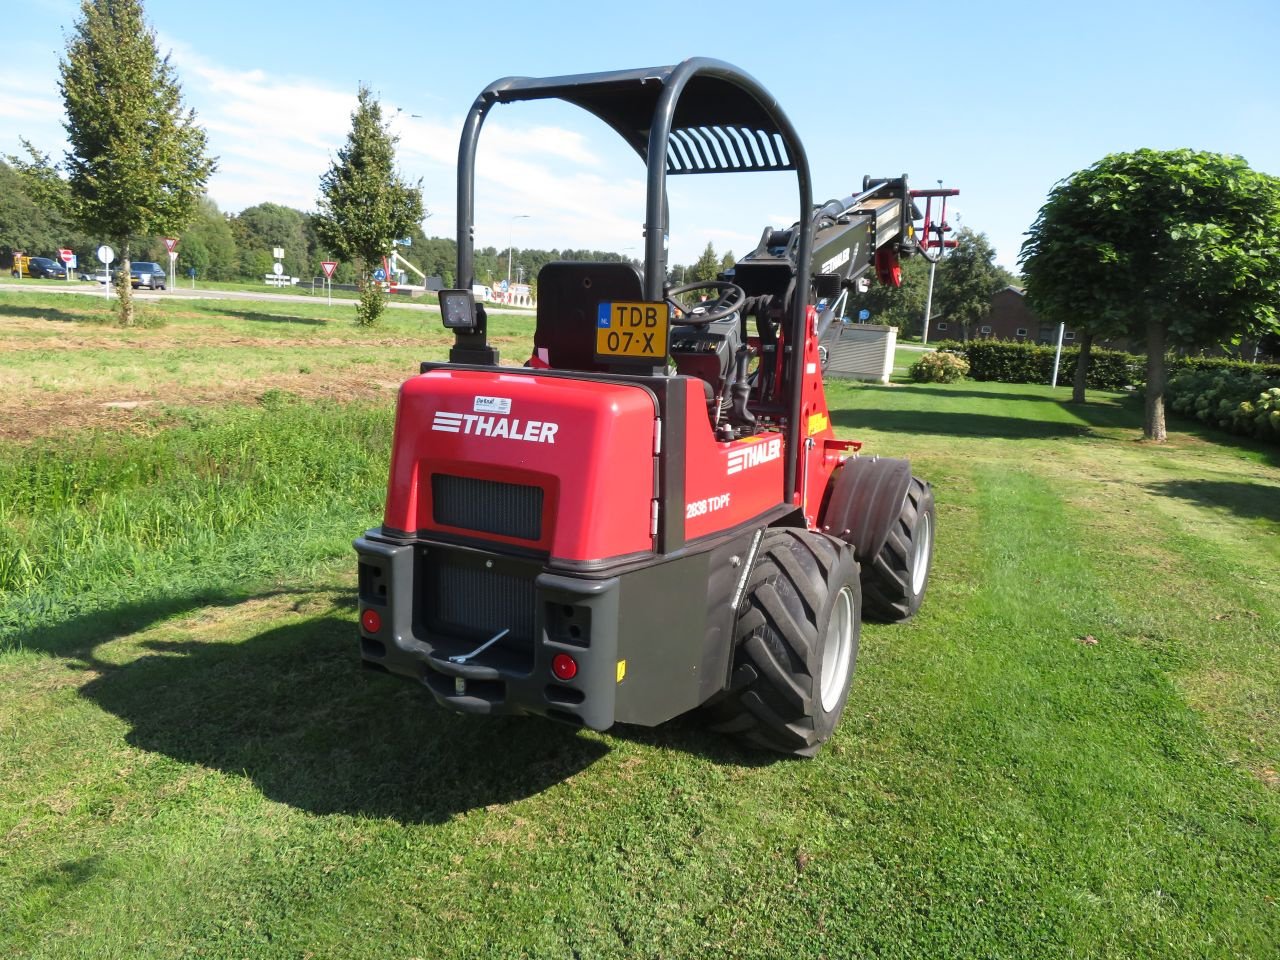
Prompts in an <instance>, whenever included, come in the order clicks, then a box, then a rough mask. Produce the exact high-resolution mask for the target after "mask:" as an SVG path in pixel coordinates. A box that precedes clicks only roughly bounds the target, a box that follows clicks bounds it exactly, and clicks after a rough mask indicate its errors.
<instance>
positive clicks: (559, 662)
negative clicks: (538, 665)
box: [551, 653, 578, 680]
mask: <svg viewBox="0 0 1280 960" xmlns="http://www.w3.org/2000/svg"><path fill="white" fill-rule="evenodd" d="M551 672H552V673H554V674H555V675H556V679H557V680H572V679H573V678H574V677H576V676H577V675H578V661H577V660H575V659H573V657H571V656H569V655H568V654H567V653H557V654H556V655H555V656H554V657H553V658H552V659H551Z"/></svg>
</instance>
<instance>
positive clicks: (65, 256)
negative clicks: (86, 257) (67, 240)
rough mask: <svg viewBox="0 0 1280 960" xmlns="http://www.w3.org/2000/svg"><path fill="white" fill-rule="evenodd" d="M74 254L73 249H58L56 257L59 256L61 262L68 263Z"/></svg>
mask: <svg viewBox="0 0 1280 960" xmlns="http://www.w3.org/2000/svg"><path fill="white" fill-rule="evenodd" d="M74 256H75V252H74V251H72V250H59V251H58V257H59V259H61V260H62V262H63V263H70V262H71V258H72V257H74Z"/></svg>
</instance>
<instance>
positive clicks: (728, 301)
mask: <svg viewBox="0 0 1280 960" xmlns="http://www.w3.org/2000/svg"><path fill="white" fill-rule="evenodd" d="M694 290H714V291H715V292H716V293H717V294H718V296H717V297H716V299H715V300H713V301H711V302H710V303H705V304H703V303H700V304H697V305H695V306H693V307H691V308H689V309H685V308H684V307H683V306H681V305H680V304H678V303H676V302H675V299H674V298H675V297H678V296H680V295H681V294H683V293H692V292H693V291H694ZM666 298H667V302H668V303H670V304H671V305H672V306H674V307H677V308H678V309H679V310H680V311H681V312H682V313H683V314H684V316H683V317H681V318H680V321H679V322H680V323H685V324H690V325H693V326H699V327H700V326H703V325H705V324H708V323H714V322H715V321H716V320H723V319H724V318H725V317H727V316H729V315H730V314H731V313H736V312H737V311H738V310H741V309H742V305H743V304H744V303H746V301H747V291H745V290H743V289H742V288H741V287H740V286H738V285H737V284H736V283H729V282H728V281H727V280H695V281H694V282H693V283H684V284H681V285H680V286H678V287H672V288H671V289H669V290H668V291H667V296H666Z"/></svg>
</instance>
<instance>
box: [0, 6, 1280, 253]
mask: <svg viewBox="0 0 1280 960" xmlns="http://www.w3.org/2000/svg"><path fill="white" fill-rule="evenodd" d="M3 6H4V9H3V11H0V153H15V152H17V151H18V138H19V137H20V136H26V137H27V138H28V139H30V140H32V141H33V142H35V143H36V144H37V146H39V147H41V148H42V149H44V150H46V151H49V152H52V153H54V154H55V156H60V155H61V152H62V150H63V139H62V130H61V126H60V124H61V119H62V106H61V101H60V98H59V95H58V90H57V65H58V60H59V57H60V56H61V55H62V52H63V50H64V48H65V33H66V31H68V30H69V29H70V27H71V24H72V22H73V20H74V18H75V16H76V14H77V11H78V8H79V5H78V3H75V2H72V0H23V2H21V3H17V2H14V0H10V2H7V3H5V4H4V5H3ZM146 9H147V13H148V16H149V19H150V21H151V23H152V25H153V26H154V27H155V29H156V31H157V33H158V35H159V42H160V47H161V50H162V52H165V51H171V52H172V57H173V62H174V64H175V66H176V67H177V69H178V73H179V76H180V78H181V80H182V83H183V88H184V92H185V97H186V102H187V103H188V105H190V106H192V107H194V108H195V109H196V111H197V113H198V114H199V117H200V119H201V122H202V123H204V124H205V125H206V126H207V128H208V130H209V137H210V144H211V148H212V152H214V153H215V154H217V155H218V156H219V158H220V164H219V165H220V169H219V171H218V173H216V174H215V175H214V177H213V179H212V181H211V182H210V184H209V192H210V194H211V195H212V197H213V198H214V200H215V201H217V203H218V204H219V206H221V207H222V208H223V209H224V210H227V211H236V210H239V209H242V208H243V207H245V206H249V205H252V204H255V203H259V202H264V201H272V202H276V203H284V204H288V205H290V206H296V207H300V208H302V209H313V208H314V205H315V198H316V193H317V182H318V179H319V176H320V174H321V173H322V172H323V171H324V169H325V168H326V167H327V166H328V164H329V162H330V160H331V158H332V154H333V152H334V151H335V150H336V149H337V148H338V147H339V146H341V144H342V142H343V140H344V138H345V136H346V132H347V130H348V129H349V125H350V120H349V116H350V111H351V109H352V106H353V104H354V99H355V91H356V88H357V85H358V84H360V83H365V84H367V85H368V86H369V87H370V88H371V89H373V90H374V91H375V92H376V93H377V94H378V95H379V97H380V98H381V100H382V103H383V105H384V107H385V109H386V111H387V113H388V115H389V116H391V117H393V121H392V123H393V129H394V130H395V132H396V133H398V134H399V135H400V137H401V143H400V151H399V157H400V163H401V167H402V168H403V171H404V172H405V173H406V174H407V175H408V176H409V177H411V178H413V179H417V178H418V177H421V178H422V180H423V187H424V197H425V201H426V205H427V208H428V209H429V210H430V211H431V214H432V216H431V218H430V219H429V220H428V221H427V223H426V225H425V229H426V231H427V233H428V234H438V235H442V236H452V235H453V233H454V226H455V225H454V192H455V181H454V162H455V158H456V154H457V142H458V133H459V130H460V126H461V122H462V118H463V117H464V116H465V114H466V111H467V109H468V108H469V107H470V104H471V102H472V100H473V99H474V98H475V95H476V94H477V93H478V92H479V91H480V90H481V89H482V88H483V87H484V86H485V85H486V84H487V83H488V82H490V81H491V80H494V79H496V78H498V77H501V76H506V75H528V76H544V75H555V74H567V73H577V72H584V71H595V70H609V69H621V68H626V67H639V66H651V65H657V64H667V63H674V62H676V61H678V60H681V59H684V58H686V57H689V56H713V57H717V58H719V59H723V60H728V61H729V62H731V63H734V64H736V65H737V66H739V67H741V68H743V69H744V70H746V71H747V72H749V73H751V74H753V75H755V76H756V77H757V78H758V79H759V80H760V81H761V82H762V83H763V84H764V85H765V87H766V88H768V89H769V90H770V91H771V92H772V93H773V94H774V95H775V96H776V97H777V98H778V100H779V102H780V103H781V104H782V106H783V108H784V110H786V112H787V113H788V115H789V116H790V117H791V119H792V121H793V123H794V124H795V125H796V127H797V128H798V130H799V131H800V135H801V137H802V138H803V140H804V143H805V145H806V148H807V150H808V152H809V160H810V165H811V168H812V170H813V180H814V190H815V194H816V196H815V199H817V200H819V201H821V200H823V199H825V198H827V197H832V196H842V195H844V194H847V193H850V192H852V191H853V190H854V189H855V188H856V187H857V186H858V185H859V184H860V183H861V180H862V176H863V174H864V173H870V174H872V175H875V176H884V175H896V174H900V173H903V172H906V173H908V174H910V175H911V178H912V181H913V183H914V184H915V185H916V186H934V185H935V184H936V181H938V180H943V181H944V183H945V184H946V185H947V186H954V187H957V188H959V189H960V191H961V196H960V197H959V198H958V201H957V202H956V209H957V210H958V212H959V214H960V222H962V223H963V224H965V225H967V226H970V227H973V228H974V229H976V230H980V231H983V232H985V233H986V234H987V235H988V237H989V238H990V239H991V241H992V243H993V244H994V245H995V247H996V251H997V259H998V261H999V262H1000V263H1002V264H1004V265H1005V266H1008V267H1015V266H1016V260H1017V253H1018V247H1019V245H1020V244H1021V242H1022V234H1023V233H1024V232H1025V231H1026V230H1027V228H1028V227H1029V225H1030V224H1031V222H1032V220H1033V219H1034V218H1035V215H1036V212H1037V210H1038V209H1039V207H1040V205H1041V204H1042V203H1043V202H1044V199H1045V196H1046V194H1047V192H1048V190H1049V189H1050V188H1051V187H1052V185H1053V184H1054V183H1055V182H1056V181H1057V180H1059V179H1061V178H1063V177H1065V176H1067V175H1069V174H1070V173H1072V172H1073V171H1074V170H1078V169H1080V168H1082V167H1085V166H1088V165H1089V164H1090V163H1092V162H1094V161H1095V160H1097V159H1099V158H1101V157H1102V156H1104V155H1105V154H1107V153H1110V152H1115V151H1122V150H1131V149H1135V148H1138V147H1153V148H1173V147H1183V146H1187V147H1193V148H1196V149H1204V150H1214V151H1221V152H1228V153H1237V154H1240V155H1242V156H1243V157H1245V159H1246V160H1248V161H1249V163H1250V164H1251V165H1252V166H1253V167H1254V168H1255V169H1258V170H1263V171H1265V172H1267V173H1271V174H1275V175H1280V58H1278V57H1277V53H1276V49H1277V47H1278V46H1280V4H1277V3H1275V0H1220V2H1218V3H1216V4H1212V5H1208V4H1204V3H1190V2H1183V0H1165V2H1146V0H1142V2H1123V0H1115V2H1111V3H1098V2H1094V0H1081V2H1075V3H1036V2H1034V0H1023V2H1020V3H1019V2H980V0H972V2H954V0H953V2H950V3H941V2H939V3H929V2H925V3H918V4H915V5H892V4H884V3H875V4H872V3H862V2H857V3H850V2H845V3H831V2H829V0H828V2H826V3H820V4H819V3H810V2H805V0H793V2H791V3H785V4H784V3H777V2H771V3H757V2H754V0H748V2H741V3H737V4H715V5H711V4H692V3H687V2H686V3H672V2H668V0H649V2H646V3H643V4H627V5H621V4H608V3H602V2H595V3H581V2H563V3H553V2H549V0H544V2H542V3H529V2H524V3H519V4H515V3H507V2H501V0H498V2H490V3H484V4H421V5H416V4H404V5H401V6H399V7H395V6H390V5H382V6H375V5H368V6H362V5H359V4H352V3H350V2H335V0H314V2H309V3H305V4H302V3H289V2H275V3H271V2H263V0H254V2H247V0H221V2H219V3H210V4H203V3H191V2H190V0H149V2H147V3H146ZM611 137H612V134H609V133H608V132H607V131H606V129H605V128H604V127H603V125H601V124H599V122H598V121H595V120H594V119H592V118H590V117H587V116H585V115H583V114H581V113H580V112H578V111H576V110H572V109H570V108H565V107H562V106H560V107H558V106H556V105H550V104H528V105H517V106H514V107H504V108H500V109H498V110H495V111H494V112H493V113H491V115H490V119H489V121H487V122H486V126H485V132H484V134H483V135H482V137H481V145H480V168H479V177H480V180H479V183H478V200H479V204H478V212H477V236H476V238H477V242H478V243H479V244H480V245H486V244H491V245H493V246H497V247H504V246H506V245H507V244H508V243H514V244H515V245H516V246H522V245H527V246H539V247H560V248H564V247H596V248H604V249H613V250H618V251H624V250H634V251H635V252H636V253H635V255H639V251H640V249H641V245H642V240H641V235H640V221H641V219H642V215H643V210H642V206H643V169H642V167H641V165H640V163H639V161H638V159H637V158H636V157H635V155H634V154H632V153H631V152H630V151H629V150H627V149H626V148H623V147H621V145H620V143H614V142H613V141H612V140H611V139H610V138H611ZM793 183H794V181H793V180H792V179H790V178H788V177H785V176H783V175H752V174H738V175H725V176H719V177H682V178H676V180H674V181H673V183H672V187H671V190H672V202H671V208H672V221H673V223H672V237H671V257H672V260H673V261H681V262H688V261H691V260H693V259H694V258H696V256H697V255H698V253H699V252H701V250H702V248H703V247H704V246H705V244H706V243H707V241H708V240H710V241H712V242H713V243H714V244H715V247H716V250H717V251H718V252H724V251H725V250H726V249H732V250H734V251H736V252H737V253H739V254H741V253H744V252H746V251H747V250H749V249H751V248H752V247H754V245H755V243H756V241H757V240H758V238H759V236H760V232H761V230H762V228H763V227H764V226H766V225H769V224H774V225H785V224H788V223H790V222H792V221H793V220H794V219H795V218H796V215H797V209H796V200H795V192H794V185H793ZM953 222H954V220H953Z"/></svg>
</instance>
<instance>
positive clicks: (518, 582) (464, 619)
mask: <svg viewBox="0 0 1280 960" xmlns="http://www.w3.org/2000/svg"><path fill="white" fill-rule="evenodd" d="M424 567H425V571H424V572H425V573H426V582H425V583H424V587H425V596H424V597H423V599H424V600H425V603H423V604H422V611H423V613H424V614H425V618H426V625H427V627H428V628H429V629H430V631H431V632H432V633H436V634H441V635H444V636H447V637H453V638H455V642H459V641H462V642H464V643H465V646H466V647H467V648H469V647H471V646H473V645H474V644H477V643H480V642H482V641H484V640H487V639H489V638H490V637H492V636H493V635H494V634H496V633H498V632H499V631H501V630H507V631H509V632H508V633H507V635H506V636H504V637H503V638H502V639H501V640H499V641H498V642H497V643H496V644H495V645H494V646H493V647H492V648H490V649H489V650H487V651H485V652H484V653H483V654H481V655H480V656H479V657H478V658H477V660H476V662H477V663H488V664H490V665H496V664H502V663H505V664H506V665H507V666H508V667H511V668H514V669H518V670H523V671H526V672H527V671H529V670H531V669H533V653H534V629H535V620H536V603H537V590H536V588H535V587H534V581H533V579H532V578H529V577H520V576H512V575H510V574H505V573H496V572H494V571H493V570H489V569H486V568H483V567H473V566H469V565H468V566H464V565H460V564H454V563H450V562H447V561H446V562H434V563H433V562H427V563H424Z"/></svg>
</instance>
